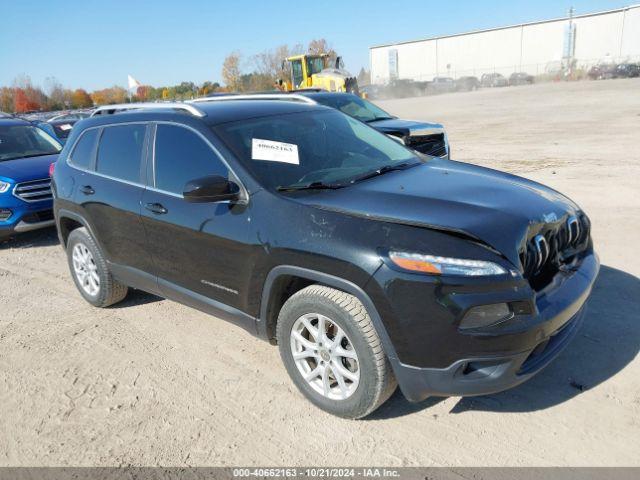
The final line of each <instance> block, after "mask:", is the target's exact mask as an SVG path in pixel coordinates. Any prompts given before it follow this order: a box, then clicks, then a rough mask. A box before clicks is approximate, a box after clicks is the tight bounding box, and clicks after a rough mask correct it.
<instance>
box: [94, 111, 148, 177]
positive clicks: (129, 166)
mask: <svg viewBox="0 0 640 480" xmlns="http://www.w3.org/2000/svg"><path fill="white" fill-rule="evenodd" d="M145 132H146V125H143V124H133V125H113V126H109V127H105V128H104V130H103V131H102V136H101V137H100V143H99V145H98V157H97V161H96V171H97V172H98V173H101V174H103V175H108V176H110V177H114V178H117V179H120V180H126V181H128V182H133V183H140V163H141V159H142V148H143V146H144V136H145Z"/></svg>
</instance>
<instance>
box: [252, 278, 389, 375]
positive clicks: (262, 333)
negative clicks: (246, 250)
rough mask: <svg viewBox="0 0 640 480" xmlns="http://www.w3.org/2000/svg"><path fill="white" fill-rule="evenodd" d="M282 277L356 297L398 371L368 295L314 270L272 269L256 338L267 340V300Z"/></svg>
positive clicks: (347, 282)
mask: <svg viewBox="0 0 640 480" xmlns="http://www.w3.org/2000/svg"><path fill="white" fill-rule="evenodd" d="M283 275H287V276H289V275H292V276H296V277H300V278H305V279H308V280H312V281H314V282H317V283H320V284H322V285H326V286H328V287H333V288H336V289H338V290H342V291H344V292H347V293H349V294H351V295H353V296H354V297H356V298H357V299H358V300H360V302H361V303H362V304H363V305H364V307H365V308H366V309H367V313H368V314H369V317H370V318H371V321H372V322H373V326H374V327H375V329H376V332H378V336H379V337H380V341H381V342H382V347H383V348H384V351H385V353H386V354H387V358H388V359H389V362H390V363H391V366H392V368H393V370H394V372H396V370H399V369H400V366H401V364H400V361H399V360H398V356H397V354H396V350H395V348H394V347H393V344H392V343H391V339H390V338H389V334H388V333H387V329H386V328H385V326H384V324H383V323H382V319H381V318H380V314H379V313H378V310H377V309H376V307H375V306H374V304H373V301H371V298H369V295H367V293H366V292H365V291H364V290H363V289H362V288H360V287H359V286H358V285H356V284H355V283H353V282H350V281H349V280H345V279H344V278H340V277H336V276H334V275H330V274H328V273H323V272H318V271H316V270H310V269H308V268H303V267H296V266H293V265H280V266H277V267H274V268H273V269H272V270H271V271H270V272H269V274H268V275H267V278H266V280H265V282H264V288H263V290H262V299H261V302H260V320H259V321H258V322H257V325H256V326H257V329H258V336H259V337H261V338H264V339H268V334H267V313H268V311H269V299H270V298H271V289H272V287H273V285H274V283H275V281H276V280H277V279H278V277H281V276H283Z"/></svg>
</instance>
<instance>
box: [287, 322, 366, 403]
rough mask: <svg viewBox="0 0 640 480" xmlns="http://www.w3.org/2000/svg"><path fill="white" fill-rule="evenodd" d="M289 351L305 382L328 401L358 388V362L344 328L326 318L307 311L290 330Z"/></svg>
mask: <svg viewBox="0 0 640 480" xmlns="http://www.w3.org/2000/svg"><path fill="white" fill-rule="evenodd" d="M290 340H291V342H290V343H291V354H292V355H293V360H294V362H295V364H296V367H297V368H298V371H299V372H300V374H301V375H302V378H303V379H304V380H305V381H306V382H307V384H308V385H309V386H310V387H311V388H312V389H313V390H315V391H316V392H317V393H319V394H320V395H322V396H324V397H326V398H329V399H331V400H345V399H347V398H349V397H350V396H351V395H353V393H354V392H355V391H356V389H357V388H358V384H359V382H360V363H359V361H358V355H357V353H356V351H355V349H354V347H353V344H352V343H351V340H350V339H349V337H348V336H347V334H346V333H345V331H344V330H342V328H340V327H339V326H338V325H337V324H336V323H335V322H333V321H332V320H331V319H330V318H328V317H326V316H324V315H320V314H318V313H309V314H306V315H303V316H301V317H300V318H298V319H297V320H296V321H295V323H294V324H293V328H292V329H291V336H290Z"/></svg>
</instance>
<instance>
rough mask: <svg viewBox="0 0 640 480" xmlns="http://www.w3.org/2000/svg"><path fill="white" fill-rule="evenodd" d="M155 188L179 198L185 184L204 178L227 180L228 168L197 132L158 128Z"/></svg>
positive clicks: (169, 127)
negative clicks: (210, 176)
mask: <svg viewBox="0 0 640 480" xmlns="http://www.w3.org/2000/svg"><path fill="white" fill-rule="evenodd" d="M155 156H156V163H155V172H156V188H158V189H160V190H164V191H166V192H171V193H176V194H178V195H182V193H183V192H184V186H185V185H186V184H187V182H189V181H191V180H194V179H196V178H200V177H204V176H207V175H221V176H223V177H225V178H226V177H227V175H228V170H227V167H226V166H225V165H224V164H223V163H222V161H221V160H220V159H219V158H218V157H217V156H216V154H215V153H214V152H213V150H211V147H210V146H209V145H207V143H206V142H205V141H204V140H203V139H202V138H201V137H200V136H199V135H197V134H196V133H194V132H192V131H191V130H187V129H186V128H182V127H177V126H174V125H162V124H160V125H158V129H157V131H156V148H155Z"/></svg>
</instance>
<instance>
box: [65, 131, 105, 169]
mask: <svg viewBox="0 0 640 480" xmlns="http://www.w3.org/2000/svg"><path fill="white" fill-rule="evenodd" d="M96 138H98V129H95V128H94V129H91V130H87V131H86V132H84V133H83V134H82V136H81V137H80V140H78V143H76V146H75V147H74V148H73V152H71V157H70V158H69V159H70V161H71V163H72V164H73V165H75V166H77V167H80V168H84V169H86V170H88V169H89V168H91V165H92V163H93V154H94V152H95V150H94V148H95V146H96Z"/></svg>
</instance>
